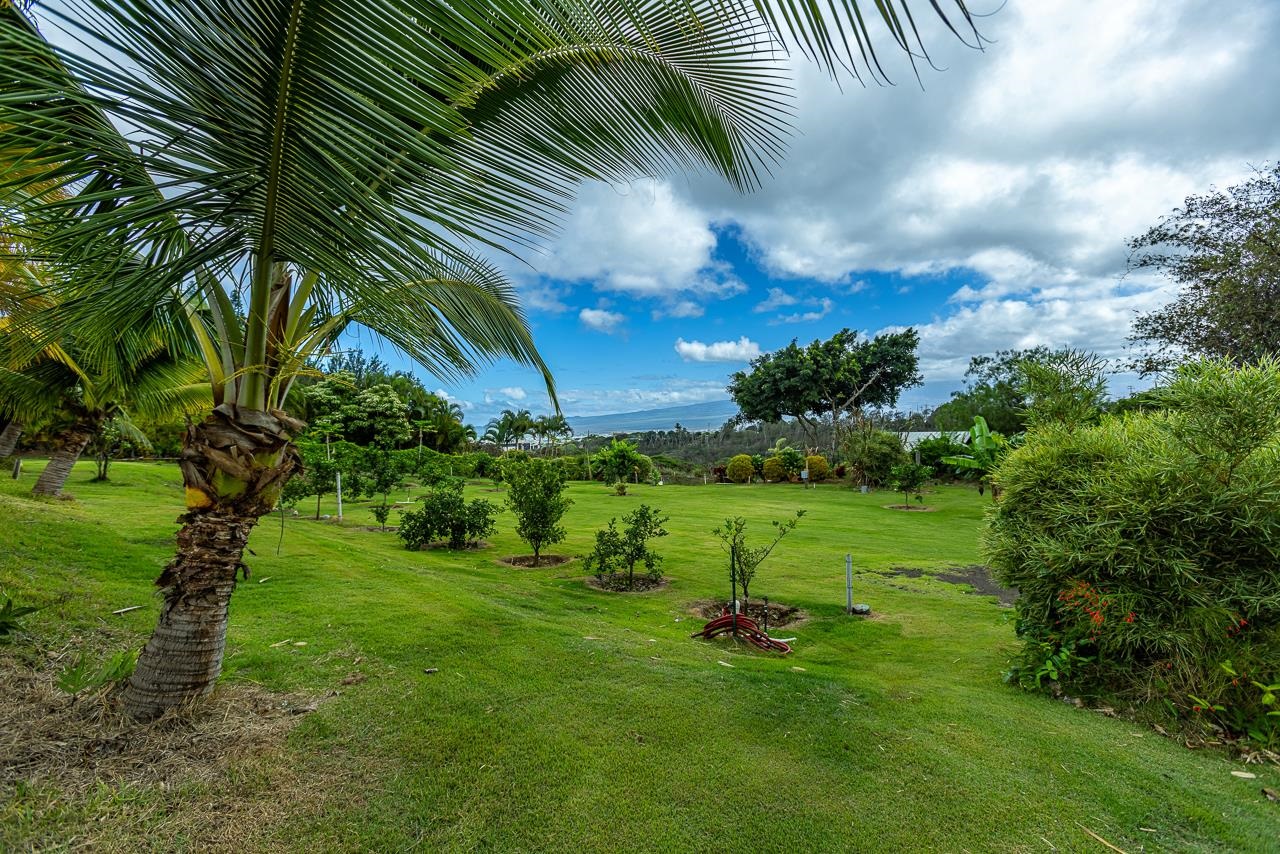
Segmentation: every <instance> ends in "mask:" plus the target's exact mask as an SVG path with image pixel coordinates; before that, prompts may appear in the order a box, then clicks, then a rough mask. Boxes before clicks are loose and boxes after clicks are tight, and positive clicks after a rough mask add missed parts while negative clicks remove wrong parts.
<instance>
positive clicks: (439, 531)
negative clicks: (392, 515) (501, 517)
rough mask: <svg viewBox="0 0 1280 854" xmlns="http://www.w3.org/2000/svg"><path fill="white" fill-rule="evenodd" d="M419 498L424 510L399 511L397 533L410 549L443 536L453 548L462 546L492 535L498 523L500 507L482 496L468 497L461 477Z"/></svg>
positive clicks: (420, 546) (461, 547) (473, 543)
mask: <svg viewBox="0 0 1280 854" xmlns="http://www.w3.org/2000/svg"><path fill="white" fill-rule="evenodd" d="M418 500H419V501H420V502H421V503H422V509H421V510H406V511H405V512H403V513H401V514H400V527H399V530H398V531H397V532H396V533H398V534H399V536H400V539H401V540H403V541H404V545H405V548H407V549H419V548H422V547H423V546H425V545H426V544H427V543H431V542H435V541H436V540H444V541H445V542H446V543H447V544H448V546H449V548H451V549H463V548H466V547H467V546H469V545H475V544H476V543H478V542H479V541H480V540H483V539H484V538H485V537H488V536H491V535H492V534H493V531H494V528H495V527H496V526H495V524H494V521H493V519H494V515H495V514H496V513H497V508H496V507H495V506H494V505H493V504H491V503H490V502H488V501H485V500H483V499H476V500H474V501H471V502H468V501H466V500H465V499H464V498H463V497H462V481H461V480H452V481H448V482H446V483H443V484H441V485H439V486H437V487H435V488H434V489H432V490H431V491H430V492H428V493H427V494H426V495H424V496H422V498H420V499H418Z"/></svg>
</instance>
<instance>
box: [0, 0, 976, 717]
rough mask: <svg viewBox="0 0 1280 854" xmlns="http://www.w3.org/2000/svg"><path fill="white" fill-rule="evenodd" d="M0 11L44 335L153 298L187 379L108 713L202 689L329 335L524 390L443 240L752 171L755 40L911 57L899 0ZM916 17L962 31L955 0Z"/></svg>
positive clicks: (509, 308)
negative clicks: (612, 190)
mask: <svg viewBox="0 0 1280 854" xmlns="http://www.w3.org/2000/svg"><path fill="white" fill-rule="evenodd" d="M25 5H26V4H19V3H4V4H0V56H3V57H4V76H5V84H4V97H3V98H0V158H3V159H4V161H6V162H17V161H19V160H20V161H21V162H22V163H23V165H24V168H23V169H17V170H15V169H0V215H2V218H3V219H4V220H5V221H6V222H18V223H21V224H23V227H24V228H26V229H28V230H30V231H32V232H33V233H37V234H38V235H39V240H40V243H41V245H40V246H39V251H40V253H41V254H42V257H45V258H48V259H49V263H50V264H55V265H57V266H58V267H59V268H60V270H62V271H65V273H66V275H65V277H60V278H65V285H62V286H60V288H61V290H63V291H65V293H63V294H60V295H59V296H60V297H65V299H60V304H62V305H64V306H66V313H65V316H64V317H63V318H62V322H61V323H59V324H57V328H58V329H59V330H60V331H61V332H64V333H67V334H75V335H77V336H85V337H87V338H88V339H89V340H91V341H97V342H107V341H110V340H112V339H117V338H119V336H120V335H121V334H122V331H124V330H128V329H129V328H131V327H132V326H133V324H134V321H135V320H136V318H137V316H138V315H140V314H142V313H145V312H146V311H147V310H149V309H150V308H151V307H154V306H155V305H157V304H160V303H162V302H164V301H170V300H174V299H178V300H179V301H181V302H182V304H183V306H184V308H185V310H186V311H185V316H180V319H179V320H178V323H179V324H186V326H187V327H189V328H187V329H184V330H182V331H181V334H182V335H188V336H191V337H192V338H193V340H195V341H196V343H197V344H198V346H199V349H200V351H201V353H202V356H203V361H204V362H205V366H206V369H207V371H208V374H209V379H210V381H211V386H212V392H213V404H214V407H213V411H212V413H211V414H210V415H209V417H208V418H207V419H206V420H204V421H201V422H198V423H195V424H193V425H192V426H191V427H190V428H189V429H188V430H187V432H186V435H185V437H184V448H183V451H182V459H181V468H182V476H183V482H184V486H185V496H186V503H187V512H186V514H185V515H184V517H183V527H182V529H181V530H180V532H179V533H178V548H177V553H176V555H175V557H174V559H173V560H172V561H171V562H170V563H169V564H168V566H167V567H166V568H165V570H164V571H163V573H162V574H161V576H160V578H159V580H158V582H157V584H158V586H159V587H160V589H161V590H162V591H163V594H164V605H163V608H162V609H161V612H160V615H159V620H158V623H157V626H156V630H155V633H154V634H153V636H152V638H151V640H150V641H149V642H148V643H147V645H146V648H145V649H144V650H143V652H142V654H141V655H140V656H139V657H138V665H137V668H136V669H135V670H134V672H133V675H132V676H131V677H130V680H129V684H128V687H127V688H126V690H125V691H124V693H123V695H122V699H123V704H124V707H125V710H126V711H127V712H128V713H129V714H130V715H132V716H133V717H135V718H154V717H157V716H159V715H160V714H162V713H163V712H164V711H165V709H168V708H171V707H173V706H176V705H179V704H181V703H184V702H186V701H188V700H191V699H193V698H196V697H199V696H203V695H206V694H208V693H209V692H210V691H212V690H213V686H214V683H215V681H216V680H217V678H218V675H219V673H220V672H221V669H222V658H223V652H224V649H225V646H226V632H227V616H228V609H229V607H230V601H231V595H232V591H233V590H234V589H235V583H236V577H237V574H238V572H239V570H240V568H241V566H242V565H243V560H242V559H243V554H244V549H245V546H246V543H247V541H248V538H249V534H250V533H251V532H252V530H253V529H254V527H255V526H256V525H257V523H258V520H259V519H260V518H261V517H262V516H263V515H264V514H266V513H269V512H270V511H271V510H272V509H273V508H274V507H275V504H276V501H277V500H278V498H279V495H280V491H281V490H282V489H283V487H284V484H285V482H286V481H288V479H289V478H290V476H292V475H293V473H294V472H295V471H296V469H297V467H298V454H297V450H296V448H295V447H294V444H293V440H294V437H295V436H296V435H297V434H298V433H299V432H300V431H301V430H302V429H303V427H304V426H305V425H304V424H303V422H302V421H300V420H299V419H298V418H296V417H295V416H293V415H290V414H289V413H287V412H285V411H284V409H283V404H284V401H285V399H286V396H287V394H288V391H289V389H290V386H291V385H292V383H293V381H294V379H296V378H297V376H298V375H299V373H300V372H302V371H304V370H306V366H307V364H308V362H309V361H310V360H312V359H313V358H314V357H316V356H318V355H321V354H323V353H324V352H326V351H327V350H328V349H329V348H330V347H331V346H332V345H333V344H334V343H335V342H336V341H337V340H338V337H339V336H340V335H341V333H342V332H343V330H344V329H346V328H347V327H348V326H349V325H350V324H353V323H354V324H359V325H360V326H361V327H363V328H364V329H367V330H369V331H370V332H371V333H372V334H375V335H378V336H380V337H381V338H383V339H385V340H387V341H388V342H390V343H391V344H393V345H395V346H396V347H398V348H399V349H400V350H401V351H403V352H404V353H405V354H406V355H407V356H408V357H409V358H411V359H413V360H414V361H415V362H417V363H418V364H419V365H421V366H422V367H423V368H424V369H425V370H426V371H427V372H428V373H431V374H433V375H435V376H439V377H444V378H454V377H459V376H467V375H471V374H473V373H474V372H475V371H476V370H477V368H478V366H480V365H482V364H485V363H488V362H491V361H493V360H495V359H499V358H511V359H513V360H515V361H517V362H519V363H522V364H525V365H530V366H532V367H533V368H534V369H536V370H538V371H539V372H540V373H541V374H542V375H543V377H544V378H545V381H546V384H547V388H548V392H549V393H552V394H553V393H554V389H553V386H552V379H551V375H550V372H549V370H548V369H547V367H546V365H545V363H544V362H543V360H542V358H541V357H540V355H539V354H538V351H537V349H536V348H535V346H534V343H533V340H532V336H531V334H530V331H529V328H528V325H527V323H526V321H525V318H524V315H523V313H522V311H521V310H520V307H519V303H518V299H517V295H516V291H515V289H514V288H513V286H512V285H511V283H510V282H509V281H508V279H507V278H506V277H505V276H504V275H503V274H502V272H501V271H500V270H498V269H497V268H495V267H494V266H493V265H492V264H490V263H489V262H488V261H486V260H485V259H484V257H482V255H481V254H479V253H477V252H476V251H474V249H473V247H476V246H484V247H486V248H488V247H497V248H499V249H512V250H518V249H519V248H521V247H528V246H531V245H534V244H536V243H537V242H538V241H540V240H542V239H544V238H545V237H547V236H550V235H553V234H554V233H555V231H556V227H557V225H558V223H559V221H560V218H561V215H562V214H563V212H564V211H565V210H566V209H567V208H568V205H569V203H570V201H571V199H572V196H573V194H574V191H575V189H576V187H577V185H578V183H579V182H580V181H581V180H583V179H596V180H606V181H609V180H614V181H627V180H630V179H632V178H635V177H640V176H651V175H654V174H658V173H669V172H673V171H678V170H683V169H688V168H697V167H705V168H707V169H710V170H712V171H714V172H716V173H718V174H720V175H722V176H723V177H724V178H725V179H727V180H728V181H729V183H730V184H732V185H733V186H734V187H735V188H737V189H740V190H749V189H752V188H754V187H755V186H757V185H758V184H759V183H760V181H761V179H762V177H763V176H765V175H767V174H768V172H769V170H770V168H771V167H772V165H773V163H774V162H776V161H777V160H778V159H779V158H780V156H781V154H782V151H783V140H784V137H785V135H786V133H787V129H788V121H789V118H790V100H791V98H792V97H793V90H792V86H791V85H790V83H789V82H788V80H787V72H786V69H785V68H784V67H782V66H781V64H780V62H779V56H780V52H782V51H786V50H788V49H792V50H795V51H796V52H797V53H798V54H801V55H803V56H805V57H809V58H812V59H813V60H814V61H816V62H817V63H818V64H819V65H820V67H822V68H823V69H824V70H826V71H827V72H828V73H830V74H832V75H844V74H852V75H855V76H856V75H859V74H861V75H864V76H870V77H871V78H873V79H875V80H877V81H879V80H883V79H884V77H885V74H884V70H883V69H884V67H885V66H884V64H883V62H884V57H883V56H882V55H880V54H877V53H876V52H874V51H873V50H872V44H873V43H875V42H884V43H886V44H891V45H893V46H894V47H895V49H897V50H900V51H902V53H903V54H904V55H905V56H906V57H907V58H908V60H909V61H910V62H911V64H912V66H914V64H915V61H916V58H917V57H927V53H926V52H925V49H924V45H923V43H922V42H921V39H920V35H919V31H918V30H917V29H916V26H915V23H914V21H913V20H912V18H911V15H910V14H909V12H908V4H907V3H906V2H904V0H896V1H895V2H877V3H876V4H875V5H874V7H872V5H871V4H870V3H866V2H861V3H860V2H855V0H845V2H843V3H840V4H836V5H834V6H831V7H830V8H828V7H823V6H820V5H819V4H812V3H799V2H795V0H693V2H689V3H651V4H600V3H594V2H584V0H556V2H536V3H531V2H527V0H495V2H490V3H473V4H465V3H464V4H459V3H397V2H390V0H367V2H362V3H336V2H333V0H312V2H307V3H302V2H298V0H259V2H255V3H251V4H241V3H212V2H194V1H193V2H182V3H178V2H168V0H156V1H155V2H147V3H119V2H116V0H65V2H60V3H56V4H55V3H50V4H42V5H41V7H40V8H41V15H42V18H45V19H48V20H49V21H50V22H51V23H52V24H54V25H55V26H57V27H58V29H59V30H61V31H63V32H64V37H62V38H59V39H58V44H57V45H53V44H50V43H48V42H46V41H45V40H44V39H43V38H42V37H41V35H40V33H39V31H38V30H37V29H36V27H35V26H34V25H33V24H32V23H31V21H30V20H29V19H28V18H27V17H26V15H25V14H24V12H23V11H22V8H23V7H24V6H25ZM930 7H931V8H932V9H933V11H934V13H936V14H937V15H938V16H940V17H941V18H942V21H943V25H944V27H945V28H946V29H947V30H949V31H950V32H952V33H954V34H955V35H956V36H957V37H960V38H964V36H963V35H961V34H963V33H971V34H972V35H971V36H970V37H969V39H968V41H969V43H970V44H971V45H972V46H974V47H979V46H981V43H982V39H981V37H980V36H979V35H978V33H977V30H976V28H975V27H974V24H973V19H972V17H971V15H970V13H969V11H968V9H967V8H966V4H965V3H964V2H962V1H961V0H952V2H951V3H950V4H947V5H946V6H945V7H944V4H942V3H939V2H933V3H931V4H930ZM864 8H865V9H866V10H867V12H868V14H864ZM872 8H874V10H875V12H874V13H871V11H870V10H871V9H872ZM904 22H908V23H906V24H904ZM873 27H875V28H876V29H875V31H874V32H873V29H872V28H873ZM122 58H123V59H122ZM923 61H927V60H923ZM923 61H922V62H923ZM47 186H60V187H67V188H73V189H74V190H75V191H76V192H77V193H79V194H80V195H79V196H77V198H76V199H75V201H74V202H73V203H68V202H66V201H57V202H50V201H48V200H47V199H45V198H44V197H43V196H42V194H41V192H40V188H41V187H47ZM135 256H136V257H140V258H142V259H143V263H141V264H136V265H131V264H130V263H128V262H127V261H126V259H127V258H128V257H135ZM237 305H239V306H242V309H238V308H237Z"/></svg>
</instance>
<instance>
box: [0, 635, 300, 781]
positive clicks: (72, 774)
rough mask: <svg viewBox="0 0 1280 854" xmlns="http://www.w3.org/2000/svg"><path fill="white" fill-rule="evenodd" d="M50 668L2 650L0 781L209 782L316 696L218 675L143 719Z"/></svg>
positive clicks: (256, 750) (266, 743) (260, 750)
mask: <svg viewBox="0 0 1280 854" xmlns="http://www.w3.org/2000/svg"><path fill="white" fill-rule="evenodd" d="M53 680H54V675H53V674H52V673H51V672H41V671H36V670H32V669H30V668H28V667H26V666H24V665H22V664H20V663H19V662H17V661H14V660H13V659H11V658H8V657H5V658H0V696H2V697H4V702H3V703H0V791H2V792H5V793H8V792H12V791H13V788H14V787H15V786H16V785H17V784H19V783H25V784H28V785H36V786H39V785H50V784H51V785H54V786H57V787H58V788H59V789H61V790H62V791H64V792H68V793H73V794H83V793H85V792H88V791H89V790H90V789H92V788H94V787H95V786H97V784H98V783H99V781H104V782H109V783H113V784H134V785H141V786H147V785H161V786H166V787H168V786H172V785H174V784H176V783H192V782H196V783H198V782H210V781H212V780H215V779H218V778H219V777H220V776H221V775H222V774H223V773H224V772H225V771H226V769H227V767H228V764H229V763H230V762H232V761H234V760H236V759H238V758H244V757H248V756H260V755H262V754H264V753H267V752H269V751H273V750H276V749H278V748H279V747H280V746H281V745H282V744H283V743H284V739H285V736H286V735H288V733H289V731H290V730H291V729H293V727H294V725H295V724H297V722H298V721H299V720H300V716H301V715H303V714H306V713H307V712H311V711H314V710H315V708H316V702H317V701H316V700H315V699H314V698H309V697H305V696H302V695H293V694H272V693H270V692H268V691H264V690H262V689H261V688H258V687H256V686H253V685H224V686H220V687H219V688H218V690H217V691H216V692H215V693H214V694H213V695H212V696H210V697H208V698H206V699H205V700H203V701H202V702H200V703H197V704H194V705H192V706H190V707H187V708H180V709H173V710H171V711H169V712H167V713H165V714H164V715H163V716H162V717H161V718H159V719H158V720H156V721H154V722H152V723H146V724H141V723H137V722H135V721H133V720H131V719H129V718H127V717H125V716H124V715H123V714H122V713H121V712H120V710H119V708H118V705H117V703H116V701H115V698H114V697H113V696H112V693H111V692H110V691H99V692H97V693H94V694H90V695H88V696H79V697H75V698H73V697H70V696H68V695H66V694H63V693H62V692H60V691H59V690H58V689H57V688H56V687H55V686H54V682H53Z"/></svg>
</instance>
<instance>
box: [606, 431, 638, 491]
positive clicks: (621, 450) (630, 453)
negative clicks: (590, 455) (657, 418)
mask: <svg viewBox="0 0 1280 854" xmlns="http://www.w3.org/2000/svg"><path fill="white" fill-rule="evenodd" d="M594 465H595V467H596V471H598V472H600V475H601V477H602V478H604V482H605V483H615V484H623V489H622V491H621V492H619V494H620V495H626V488H625V486H626V482H627V478H629V477H632V476H633V475H637V473H638V472H639V471H640V469H641V468H644V467H647V466H648V459H647V458H646V457H645V456H644V454H642V453H640V452H639V451H637V450H636V446H635V443H633V442H628V441H627V440H625V439H614V440H613V441H612V442H610V443H609V445H608V447H605V448H601V449H600V450H599V451H597V452H596V455H595V460H594Z"/></svg>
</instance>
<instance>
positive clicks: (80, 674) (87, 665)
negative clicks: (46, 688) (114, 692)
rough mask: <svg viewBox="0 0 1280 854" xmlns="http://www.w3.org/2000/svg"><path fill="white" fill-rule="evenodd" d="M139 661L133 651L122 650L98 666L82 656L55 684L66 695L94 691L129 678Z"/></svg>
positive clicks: (66, 669)
mask: <svg viewBox="0 0 1280 854" xmlns="http://www.w3.org/2000/svg"><path fill="white" fill-rule="evenodd" d="M137 660H138V654H137V653H136V652H134V651H133V650H121V651H120V652H117V653H114V654H113V655H111V656H109V657H108V658H107V660H106V661H103V662H102V663H101V664H97V665H95V664H94V663H93V662H92V661H90V660H89V659H87V658H85V657H83V656H81V657H79V658H77V659H76V660H75V662H74V663H73V664H71V665H70V666H68V667H66V668H64V669H63V670H62V671H61V672H60V673H59V674H58V678H57V679H56V680H55V684H56V685H57V686H58V690H60V691H62V692H63V693H64V694H73V695H74V694H80V693H82V692H84V691H92V690H94V689H95V688H101V687H102V686H103V685H108V684H112V683H115V682H119V681H120V680H121V679H124V678H126V677H128V676H129V674H131V673H133V667H134V665H135V664H136V663H137Z"/></svg>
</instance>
